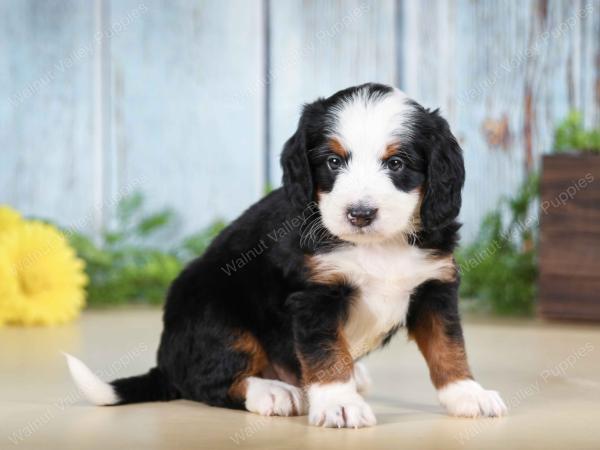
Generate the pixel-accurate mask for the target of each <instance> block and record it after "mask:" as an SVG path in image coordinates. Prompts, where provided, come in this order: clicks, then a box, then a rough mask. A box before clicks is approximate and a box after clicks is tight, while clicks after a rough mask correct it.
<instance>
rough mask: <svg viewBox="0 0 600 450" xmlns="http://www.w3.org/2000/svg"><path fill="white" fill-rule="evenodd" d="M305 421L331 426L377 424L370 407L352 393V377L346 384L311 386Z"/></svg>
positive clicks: (360, 426) (353, 386) (368, 425)
mask: <svg viewBox="0 0 600 450" xmlns="http://www.w3.org/2000/svg"><path fill="white" fill-rule="evenodd" d="M308 398H309V403H310V408H309V413H308V422H309V423H310V424H311V425H317V426H323V427H333V428H362V427H370V426H373V425H375V423H377V420H376V419H375V415H374V414H373V411H372V410H371V407H370V406H369V405H368V404H367V402H365V401H364V400H363V398H362V397H361V396H360V394H358V393H357V392H356V384H355V382H354V380H351V381H349V382H347V383H330V384H324V385H317V384H315V385H312V386H311V387H310V388H309V390H308Z"/></svg>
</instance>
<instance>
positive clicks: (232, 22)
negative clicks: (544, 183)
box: [0, 0, 600, 238]
mask: <svg viewBox="0 0 600 450" xmlns="http://www.w3.org/2000/svg"><path fill="white" fill-rule="evenodd" d="M366 81H380V82H384V83H392V84H396V85H398V86H399V87H401V88H402V89H404V90H405V91H406V92H407V93H408V94H409V95H410V96H412V97H414V98H415V99H416V100H418V101H420V102H422V103H423V104H424V105H426V106H430V107H440V108H441V110H442V112H443V114H444V115H445V116H446V117H447V118H448V119H449V121H450V123H451V126H452V127H453V129H454V131H455V134H456V135H457V137H458V138H459V139H460V141H461V143H462V146H463V148H464V150H465V161H466V166H467V182H466V186H465V195H464V197H465V201H464V208H463V213H462V220H463V221H464V222H465V228H464V234H465V235H466V237H467V238H471V237H472V236H473V235H474V233H475V232H476V230H477V228H478V225H479V223H480V220H481V218H482V216H483V215H484V214H485V212H487V211H489V210H490V209H491V208H493V207H494V205H495V204H496V203H497V201H498V199H499V198H500V197H501V196H502V195H505V194H510V193H511V192H514V190H515V189H516V187H517V186H518V184H519V183H520V181H521V180H522V179H523V177H524V175H525V173H526V172H527V171H530V170H534V169H535V168H536V167H537V165H538V162H539V155H540V154H542V153H544V152H548V151H549V150H550V149H551V146H552V132H553V127H554V125H555V124H556V122H557V121H558V120H560V119H561V118H562V117H563V116H564V115H565V114H566V113H567V112H568V111H569V110H570V109H572V108H577V109H580V110H581V111H583V113H584V115H585V118H586V121H587V122H588V124H590V125H591V124H598V123H599V122H600V0H587V1H586V0H578V1H567V0H546V1H527V2H523V1H519V0H504V1H491V0H487V1H486V0H479V1H474V0H445V1H444V0H439V1H434V0H404V1H402V0H346V1H342V0H270V1H269V0H171V1H166V0H162V1H161V0H45V1H42V0H0V99H1V102H0V203H8V204H11V205H13V206H15V207H17V208H19V209H20V210H22V211H23V212H24V213H25V214H28V215H36V216H43V217H49V218H52V219H54V220H56V221H58V222H59V223H61V224H63V225H64V226H67V227H74V228H78V229H82V230H85V231H89V232H90V233H93V232H97V231H98V230H99V229H100V228H101V227H102V226H104V225H106V224H108V223H110V220H111V217H113V215H114V209H115V203H116V201H117V200H118V199H119V198H120V197H121V196H122V195H124V194H125V193H127V192H130V191H132V190H141V191H143V192H145V193H146V195H147V197H148V199H149V207H151V208H154V207H162V206H170V207H173V208H174V209H175V210H176V211H177V212H178V213H179V214H180V216H181V218H182V220H181V226H180V228H179V230H178V233H179V234H185V233H189V232H192V231H195V230H197V229H199V228H200V227H203V226H205V225H207V224H208V223H210V222H211V221H212V220H214V219H215V218H225V219H232V218H234V217H235V216H236V215H237V214H239V213H240V212H241V211H242V210H243V209H244V208H245V207H247V206H248V205H250V204H251V203H252V202H253V201H255V200H257V199H258V198H259V197H260V196H261V195H262V192H263V189H264V187H265V185H266V184H271V185H278V184H279V179H280V176H281V172H280V169H279V164H278V157H279V152H280V149H281V146H282V145H283V142H284V141H285V140H286V138H287V137H288V136H289V135H290V134H291V133H292V132H293V130H294V127H295V125H296V121H297V119H298V113H299V110H300V106H301V104H302V103H304V102H308V101H311V100H313V99H314V98H316V97H317V96H326V95H329V94H331V93H333V92H335V91H336V90H338V89H341V88H344V87H347V86H349V85H353V84H357V83H362V82H366Z"/></svg>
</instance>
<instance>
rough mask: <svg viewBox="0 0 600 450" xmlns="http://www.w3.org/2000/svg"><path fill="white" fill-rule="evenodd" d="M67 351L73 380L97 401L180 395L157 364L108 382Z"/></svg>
mask: <svg viewBox="0 0 600 450" xmlns="http://www.w3.org/2000/svg"><path fill="white" fill-rule="evenodd" d="M64 355H65V357H66V358H67V365H68V366H69V372H71V377H73V381H75V384H76V385H77V387H78V388H79V390H80V391H81V392H82V393H83V395H84V396H85V397H86V398H87V399H88V400H89V401H90V402H92V403H94V404H95V405H124V404H126V403H141V402H154V401H166V400H174V399H175V398H176V397H177V396H176V394H175V393H174V392H173V389H172V388H171V387H170V385H169V382H168V381H167V379H166V377H165V376H164V374H163V373H162V372H161V371H160V370H159V369H158V368H156V367H155V368H153V369H150V371H149V372H148V373H146V374H144V375H138V376H135V377H130V378H121V379H119V380H115V381H112V382H111V383H106V382H104V381H102V380H101V379H100V378H98V377H97V376H96V375H95V374H94V373H93V372H92V371H91V370H90V369H89V368H88V367H87V366H86V365H85V364H84V363H83V362H81V361H80V360H79V359H77V358H75V357H74V356H72V355H69V354H67V353H65V354H64Z"/></svg>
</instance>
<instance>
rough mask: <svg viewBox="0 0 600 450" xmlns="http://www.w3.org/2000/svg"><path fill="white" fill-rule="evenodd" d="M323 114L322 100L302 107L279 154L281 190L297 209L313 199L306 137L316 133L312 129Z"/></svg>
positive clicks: (312, 183) (312, 184)
mask: <svg viewBox="0 0 600 450" xmlns="http://www.w3.org/2000/svg"><path fill="white" fill-rule="evenodd" d="M323 112H324V106H323V101H322V99H319V100H317V101H315V102H314V103H311V104H308V105H304V108H303V110H302V116H301V117H300V121H299V122H298V129H297V130H296V132H295V133H294V135H293V136H292V137H291V138H289V139H288V140H287V142H286V143H285V145H284V146H283V152H282V153H281V167H282V168H283V188H284V190H285V192H286V194H287V196H288V198H289V199H290V201H291V202H292V203H293V204H294V206H296V207H298V208H305V207H306V205H307V204H308V203H310V202H311V201H312V200H313V197H314V192H315V186H314V182H313V177H312V173H311V167H310V163H309V161H308V143H307V139H308V138H307V135H308V134H309V133H313V134H314V133H316V132H318V131H317V130H316V129H312V128H316V124H318V123H320V120H319V119H320V118H321V117H322V114H323ZM311 127H312V128H311Z"/></svg>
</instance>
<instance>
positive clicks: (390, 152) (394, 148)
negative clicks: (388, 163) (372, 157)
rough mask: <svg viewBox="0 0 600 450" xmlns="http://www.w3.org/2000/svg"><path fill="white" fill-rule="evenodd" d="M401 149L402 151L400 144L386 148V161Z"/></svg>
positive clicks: (384, 154) (384, 157)
mask: <svg viewBox="0 0 600 450" xmlns="http://www.w3.org/2000/svg"><path fill="white" fill-rule="evenodd" d="M399 149H400V144H398V143H396V144H389V145H388V146H387V147H386V148H385V152H383V159H384V160H385V159H388V158H391V157H392V156H394V155H395V154H396V153H398V150H399Z"/></svg>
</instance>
